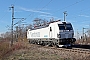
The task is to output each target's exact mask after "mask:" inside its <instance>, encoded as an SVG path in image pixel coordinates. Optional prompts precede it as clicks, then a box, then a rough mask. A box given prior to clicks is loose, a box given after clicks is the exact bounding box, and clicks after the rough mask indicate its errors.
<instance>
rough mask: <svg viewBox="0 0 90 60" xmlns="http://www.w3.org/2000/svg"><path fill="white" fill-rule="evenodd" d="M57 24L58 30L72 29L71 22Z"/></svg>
mask: <svg viewBox="0 0 90 60" xmlns="http://www.w3.org/2000/svg"><path fill="white" fill-rule="evenodd" d="M58 26H59V30H73V28H72V25H71V24H66V25H64V24H58Z"/></svg>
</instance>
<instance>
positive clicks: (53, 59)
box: [1, 42, 90, 60]
mask: <svg viewBox="0 0 90 60" xmlns="http://www.w3.org/2000/svg"><path fill="white" fill-rule="evenodd" d="M51 48H53V47H50V48H48V47H47V46H40V45H35V44H29V43H28V42H17V43H15V44H14V46H13V48H11V50H10V51H9V52H8V53H7V52H6V53H5V55H4V56H2V58H1V60H90V55H87V54H83V53H78V52H76V53H75V52H70V51H69V52H68V51H61V50H57V49H51Z"/></svg>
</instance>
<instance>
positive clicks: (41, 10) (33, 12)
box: [26, 0, 52, 19]
mask: <svg viewBox="0 0 90 60" xmlns="http://www.w3.org/2000/svg"><path fill="white" fill-rule="evenodd" d="M51 1H52V0H50V1H49V2H48V3H47V4H46V5H45V6H43V7H42V8H41V9H40V10H38V11H42V10H43V9H44V8H45V7H46V6H48V5H49V4H50V3H51ZM32 14H34V12H33V13H31V14H29V15H28V16H27V17H26V19H27V18H28V17H29V16H31V15H32Z"/></svg>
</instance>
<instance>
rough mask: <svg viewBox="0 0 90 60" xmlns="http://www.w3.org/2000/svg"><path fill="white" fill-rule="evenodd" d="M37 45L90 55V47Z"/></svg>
mask: <svg viewBox="0 0 90 60" xmlns="http://www.w3.org/2000/svg"><path fill="white" fill-rule="evenodd" d="M37 47H42V48H48V49H54V50H59V51H67V52H73V53H81V54H88V55H90V49H84V48H70V49H68V48H56V47H49V46H41V45H37Z"/></svg>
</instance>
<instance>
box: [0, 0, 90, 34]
mask: <svg viewBox="0 0 90 60" xmlns="http://www.w3.org/2000/svg"><path fill="white" fill-rule="evenodd" d="M12 4H13V5H14V7H15V14H14V17H15V18H26V20H25V22H27V24H30V23H32V21H33V19H35V18H41V19H46V20H50V19H51V18H52V17H53V18H54V19H55V20H57V19H60V20H62V21H63V12H64V11H67V14H68V15H67V16H66V21H68V22H71V23H72V25H73V27H74V30H75V32H76V31H77V30H78V32H80V33H82V28H83V27H85V28H89V27H90V0H0V28H1V29H0V33H3V32H6V31H9V30H8V28H7V25H9V26H11V13H12V12H11V10H9V7H11V5H12ZM17 21H19V19H16V20H14V23H15V22H17Z"/></svg>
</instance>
